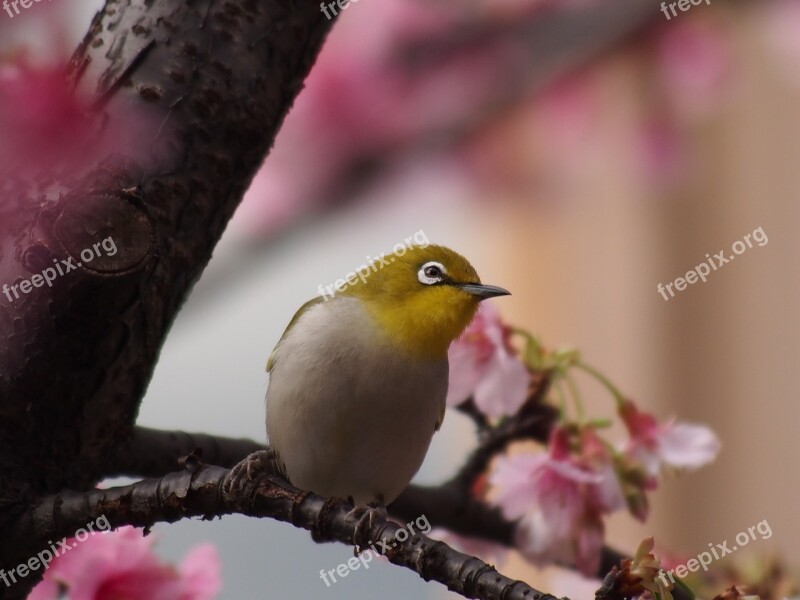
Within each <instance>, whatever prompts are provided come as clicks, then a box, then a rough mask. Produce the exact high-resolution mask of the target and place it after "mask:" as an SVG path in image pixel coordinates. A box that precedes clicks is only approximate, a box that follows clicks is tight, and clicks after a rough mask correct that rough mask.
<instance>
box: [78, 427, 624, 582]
mask: <svg viewBox="0 0 800 600" xmlns="http://www.w3.org/2000/svg"><path fill="white" fill-rule="evenodd" d="M545 439H546V436H545ZM198 448H199V449H200V451H201V453H202V456H203V460H204V461H207V462H209V463H213V464H217V465H219V466H222V467H226V468H228V467H233V466H234V465H235V464H237V463H238V462H240V461H241V460H243V459H244V458H245V457H246V456H247V455H248V454H250V453H252V452H257V451H259V450H265V449H267V447H266V446H262V445H260V444H257V443H256V442H253V441H250V440H241V439H231V438H225V437H221V436H213V435H208V434H197V433H186V432H183V431H159V430H155V429H147V428H143V427H137V428H136V431H135V433H134V436H133V438H132V439H131V441H130V442H129V444H128V445H126V446H125V447H124V448H123V449H122V450H121V451H120V452H119V455H118V456H119V460H120V462H119V463H115V464H114V468H113V469H112V470H110V471H109V472H108V473H106V476H108V477H110V476H117V475H128V476H132V477H161V476H163V475H165V474H166V473H170V472H171V471H172V470H174V469H175V466H176V465H177V464H178V462H179V460H180V459H181V458H182V457H185V456H187V455H189V454H192V453H194V452H195V451H196V450H197V449H198ZM475 452H479V450H478V449H476V451H475ZM211 457H216V458H217V459H219V460H220V462H219V463H217V462H215V461H214V460H212V458H211ZM468 462H469V461H468ZM273 474H274V473H273ZM388 508H389V512H390V513H391V514H392V515H394V516H396V517H398V518H399V519H401V520H402V521H408V520H411V519H416V518H417V517H419V516H420V515H426V516H427V517H428V519H429V520H430V521H431V523H433V524H435V526H436V527H443V528H445V529H448V530H450V531H452V532H454V533H457V534H459V535H464V536H468V537H474V538H478V539H483V540H487V541H490V542H495V543H497V544H501V545H503V546H506V547H509V548H513V547H514V526H515V524H514V523H513V522H511V521H508V520H506V519H505V518H503V516H502V514H501V513H500V510H498V509H496V508H493V507H491V506H488V505H487V504H485V503H483V502H480V501H478V500H476V499H475V498H473V497H472V496H471V495H469V494H466V493H464V489H463V488H462V487H461V486H459V485H453V484H452V483H450V484H445V485H441V486H418V485H410V486H408V487H407V488H406V489H405V490H404V491H403V493H402V494H400V496H399V497H398V498H397V500H395V501H394V502H393V503H392V504H391V505H390V506H389V507H388ZM73 531H74V529H73ZM65 535H66V534H65ZM623 558H626V555H625V554H622V553H621V552H619V551H617V550H614V549H612V548H608V547H605V548H604V549H603V554H602V558H601V561H600V562H601V565H600V569H599V571H598V574H597V576H598V577H599V578H602V577H604V576H605V574H606V573H608V572H609V571H610V570H611V568H612V567H614V566H615V565H618V564H619V561H620V560H622V559H623Z"/></svg>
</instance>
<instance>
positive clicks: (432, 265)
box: [417, 262, 445, 285]
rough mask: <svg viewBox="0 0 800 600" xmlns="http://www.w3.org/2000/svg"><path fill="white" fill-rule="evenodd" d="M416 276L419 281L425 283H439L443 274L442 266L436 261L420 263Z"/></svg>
mask: <svg viewBox="0 0 800 600" xmlns="http://www.w3.org/2000/svg"><path fill="white" fill-rule="evenodd" d="M417 276H418V278H419V281H420V283H424V284H425V285H432V284H434V283H439V282H440V281H442V280H443V279H444V276H445V270H444V266H442V264H441V263H438V262H429V263H425V264H424V265H422V268H421V269H420V270H419V273H418V274H417Z"/></svg>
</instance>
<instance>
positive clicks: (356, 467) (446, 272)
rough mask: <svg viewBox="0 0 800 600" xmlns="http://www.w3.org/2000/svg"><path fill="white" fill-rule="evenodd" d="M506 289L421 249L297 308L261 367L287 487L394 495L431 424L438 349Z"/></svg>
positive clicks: (440, 385)
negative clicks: (484, 303)
mask: <svg viewBox="0 0 800 600" xmlns="http://www.w3.org/2000/svg"><path fill="white" fill-rule="evenodd" d="M507 294H509V292H508V291H506V290H504V289H502V288H499V287H495V286H491V285H483V284H481V282H480V278H479V277H478V274H477V273H476V272H475V269H474V268H473V267H472V265H470V264H469V262H468V261H467V260H466V259H465V258H464V257H463V256H461V255H460V254H457V253H456V252H453V251H452V250H450V249H449V248H445V247H443V246H435V245H428V246H412V247H410V248H408V249H407V250H406V252H404V253H403V254H402V255H400V254H399V253H395V255H393V256H392V258H391V259H390V261H389V264H386V265H385V266H384V267H383V268H382V269H380V270H377V271H375V272H374V273H372V274H370V275H369V277H367V278H364V279H363V280H361V281H359V280H356V281H355V283H353V284H351V285H349V286H348V287H346V288H345V289H344V291H342V292H340V293H338V294H336V295H335V296H334V297H332V298H330V299H328V300H323V298H322V297H318V298H315V299H313V300H311V301H309V302H306V303H305V304H304V305H303V306H302V307H301V308H300V310H298V311H297V313H296V314H295V315H294V318H293V319H292V320H291V322H290V323H289V326H288V327H287V328H286V331H285V332H284V334H283V336H282V337H281V339H280V341H279V342H278V344H277V346H276V347H275V349H274V350H273V352H272V355H271V356H270V358H269V362H268V363H267V371H269V373H270V381H269V387H268V389H267V399H266V402H267V434H268V436H269V441H270V445H271V447H272V449H273V450H274V451H275V452H276V453H277V456H278V457H279V459H280V461H281V463H282V466H283V469H284V472H285V474H286V476H287V477H288V479H289V480H290V481H291V483H292V484H293V485H295V486H297V487H299V488H302V489H306V490H311V491H313V492H315V493H317V494H320V495H322V496H334V497H340V498H351V499H352V500H353V501H354V502H355V504H356V505H359V506H364V505H367V504H371V505H384V506H385V505H386V504H388V503H390V502H392V501H393V500H394V499H395V498H397V496H398V495H399V494H400V492H402V491H403V489H404V488H405V487H406V486H407V485H408V483H409V481H411V478H412V477H413V476H414V474H415V473H416V472H417V470H418V469H419V467H420V465H421V464H422V461H423V459H424V458H425V454H426V452H427V451H428V446H429V445H430V442H431V439H432V437H433V434H434V432H435V431H437V430H438V429H439V427H440V426H441V424H442V419H443V418H444V409H445V397H446V395H447V381H448V363H447V349H448V347H449V346H450V343H451V342H452V341H453V340H454V339H456V338H457V337H458V336H459V335H460V334H461V332H462V331H463V330H464V329H465V328H466V326H467V325H468V324H469V322H470V321H471V320H472V317H473V316H474V314H475V311H476V309H477V307H478V303H479V302H480V301H481V300H485V299H486V298H492V297H494V296H503V295H507Z"/></svg>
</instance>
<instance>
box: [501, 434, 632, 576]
mask: <svg viewBox="0 0 800 600" xmlns="http://www.w3.org/2000/svg"><path fill="white" fill-rule="evenodd" d="M599 459H600V455H599V454H593V453H592V452H590V453H588V454H581V455H578V456H573V455H571V454H570V439H569V436H568V433H567V432H566V431H565V430H564V429H561V428H558V429H556V430H554V432H553V434H552V436H551V439H550V444H549V452H548V453H547V454H544V453H543V454H517V455H512V456H504V457H500V458H498V459H497V461H496V463H495V467H494V470H493V472H492V474H491V476H490V483H491V484H492V486H493V490H492V491H493V493H492V495H491V496H492V502H493V504H495V505H497V506H499V507H500V509H501V510H502V511H503V515H504V516H505V517H506V518H507V519H511V520H517V519H519V524H518V526H517V530H516V539H515V544H516V546H517V548H518V549H519V550H520V551H521V552H522V553H523V554H524V555H525V556H526V557H527V558H529V559H530V560H532V561H533V562H535V563H537V564H546V563H551V562H564V563H572V564H574V565H575V566H576V567H577V568H578V569H579V570H580V571H581V572H583V573H586V574H588V575H591V574H594V573H596V572H597V568H598V566H599V560H600V549H601V548H602V545H603V534H604V525H603V520H602V517H603V515H604V514H607V513H610V512H612V511H614V510H618V509H619V508H622V507H623V506H624V505H625V501H624V498H623V496H622V491H621V489H620V486H619V482H618V481H617V478H616V475H615V473H614V471H613V468H612V467H611V464H610V456H609V455H608V453H605V456H604V457H603V460H604V461H605V462H601V461H600V460H599Z"/></svg>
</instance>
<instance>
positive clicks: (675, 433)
mask: <svg viewBox="0 0 800 600" xmlns="http://www.w3.org/2000/svg"><path fill="white" fill-rule="evenodd" d="M620 416H621V417H622V420H623V421H624V422H625V426H626V427H627V428H628V433H629V434H630V440H629V441H628V442H627V444H626V445H625V447H624V452H625V453H626V454H627V455H628V456H630V457H631V458H633V459H634V460H636V461H638V462H640V463H641V464H642V465H643V466H644V468H645V470H646V472H647V474H648V475H650V476H651V477H655V476H656V475H658V473H659V471H660V470H661V466H662V464H664V465H667V466H669V467H673V468H675V469H689V470H693V469H698V468H700V467H702V466H705V465H707V464H709V463H710V462H712V461H714V459H715V458H716V457H717V454H718V453H719V450H720V442H719V439H718V438H717V436H716V434H714V432H713V431H711V429H709V428H708V427H706V426H704V425H697V424H690V423H675V421H672V420H671V421H668V422H666V423H664V424H659V423H658V422H657V421H656V419H655V417H653V415H651V414H649V413H646V412H643V411H640V410H639V409H638V408H636V406H635V405H634V404H633V403H632V402H626V403H624V404H623V405H622V406H621V408H620Z"/></svg>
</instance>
